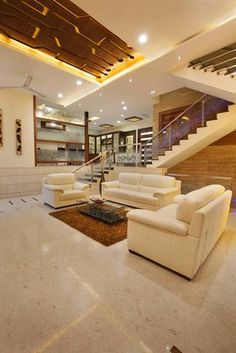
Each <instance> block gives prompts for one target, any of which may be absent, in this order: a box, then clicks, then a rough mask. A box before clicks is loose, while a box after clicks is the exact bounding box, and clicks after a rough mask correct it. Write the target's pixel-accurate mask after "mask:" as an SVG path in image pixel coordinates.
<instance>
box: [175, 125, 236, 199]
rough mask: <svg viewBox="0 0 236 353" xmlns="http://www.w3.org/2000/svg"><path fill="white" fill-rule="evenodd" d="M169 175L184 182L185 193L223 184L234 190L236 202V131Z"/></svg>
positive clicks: (183, 163) (181, 164) (186, 161)
mask: <svg viewBox="0 0 236 353" xmlns="http://www.w3.org/2000/svg"><path fill="white" fill-rule="evenodd" d="M168 174H171V175H174V176H175V177H176V178H177V179H181V180H182V189H183V190H182V191H183V192H184V193H186V192H188V191H191V190H193V189H197V188H199V187H202V186H205V185H208V184H222V185H224V186H225V187H226V188H229V189H232V191H233V199H235V201H236V130H235V131H233V132H232V133H230V134H228V135H226V136H225V137H223V138H221V139H219V140H218V141H216V142H214V143H213V144H211V145H209V146H208V147H206V148H204V149H203V150H201V151H200V152H197V153H195V154H194V155H193V156H191V157H190V158H188V159H186V160H185V161H183V162H181V163H179V164H177V165H176V166H174V167H172V168H170V169H169V170H168ZM235 205H236V202H235Z"/></svg>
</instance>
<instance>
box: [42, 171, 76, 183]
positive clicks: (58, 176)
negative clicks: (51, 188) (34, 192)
mask: <svg viewBox="0 0 236 353" xmlns="http://www.w3.org/2000/svg"><path fill="white" fill-rule="evenodd" d="M46 181H47V184H52V185H67V184H74V182H75V174H73V173H55V174H48V175H47V177H46Z"/></svg>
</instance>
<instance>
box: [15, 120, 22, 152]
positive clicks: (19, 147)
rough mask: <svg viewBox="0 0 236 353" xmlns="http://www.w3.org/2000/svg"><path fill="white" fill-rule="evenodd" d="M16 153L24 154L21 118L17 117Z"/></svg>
mask: <svg viewBox="0 0 236 353" xmlns="http://www.w3.org/2000/svg"><path fill="white" fill-rule="evenodd" d="M16 154H17V155H21V154H22V139H21V120H20V119H16Z"/></svg>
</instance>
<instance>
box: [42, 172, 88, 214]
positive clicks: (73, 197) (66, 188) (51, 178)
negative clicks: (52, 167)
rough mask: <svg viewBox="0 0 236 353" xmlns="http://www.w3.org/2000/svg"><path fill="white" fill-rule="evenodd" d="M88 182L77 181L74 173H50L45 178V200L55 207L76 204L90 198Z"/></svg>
mask: <svg viewBox="0 0 236 353" xmlns="http://www.w3.org/2000/svg"><path fill="white" fill-rule="evenodd" d="M89 188H90V186H89V185H88V184H84V183H80V182H78V181H76V178H75V175H74V174H73V173H55V174H48V175H47V176H46V177H45V178H43V186H42V195H43V202H44V203H46V204H48V205H50V206H52V207H54V208H58V207H64V206H69V205H75V204H77V203H79V202H80V201H81V200H85V201H87V200H88V198H89Z"/></svg>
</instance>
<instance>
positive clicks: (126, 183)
mask: <svg viewBox="0 0 236 353" xmlns="http://www.w3.org/2000/svg"><path fill="white" fill-rule="evenodd" d="M118 179H119V183H120V188H122V189H128V190H139V185H140V183H141V179H142V174H139V173H119V178H118Z"/></svg>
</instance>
